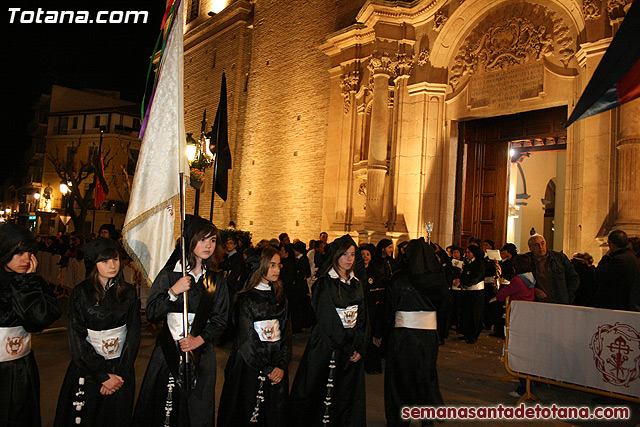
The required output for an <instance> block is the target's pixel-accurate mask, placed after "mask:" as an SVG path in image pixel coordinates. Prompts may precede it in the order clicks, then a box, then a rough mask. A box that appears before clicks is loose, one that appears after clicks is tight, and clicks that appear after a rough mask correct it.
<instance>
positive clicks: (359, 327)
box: [289, 243, 367, 427]
mask: <svg viewBox="0 0 640 427" xmlns="http://www.w3.org/2000/svg"><path fill="white" fill-rule="evenodd" d="M332 245H333V243H332ZM354 246H355V245H354ZM311 304H312V306H313V309H314V311H315V316H316V319H317V323H316V325H315V326H314V327H313V330H312V331H311V337H310V338H309V342H308V343H307V347H306V349H305V351H304V354H303V355H302V359H301V360H300V365H299V367H298V371H297V372H296V377H295V379H294V381H293V387H292V389H291V397H290V401H289V406H290V418H289V425H290V426H295V427H298V426H323V425H324V424H323V422H322V419H323V416H324V414H325V408H326V406H325V398H326V396H327V382H328V378H329V361H330V360H331V357H332V354H335V362H336V363H335V371H334V380H333V387H332V397H331V405H329V406H328V408H329V417H330V421H331V423H330V424H329V425H334V426H349V427H358V426H365V425H366V395H365V378H364V361H363V359H362V358H360V360H359V361H358V362H355V363H354V362H351V361H349V358H350V357H351V356H352V355H353V352H354V351H357V352H358V353H360V355H361V356H364V351H365V349H366V345H367V311H366V301H365V298H364V293H363V290H362V285H361V284H360V282H359V281H358V279H356V278H355V277H352V278H351V280H350V282H349V283H345V282H343V281H342V280H341V279H339V278H335V279H334V278H331V277H330V276H329V275H325V276H322V277H320V278H319V279H318V280H317V281H316V283H315V284H314V285H313V289H312V294H311ZM353 305H357V306H358V317H357V320H356V325H355V326H354V327H353V328H345V327H344V326H343V324H342V321H341V320H340V317H339V315H338V313H337V312H336V307H338V308H346V307H349V306H353Z"/></svg>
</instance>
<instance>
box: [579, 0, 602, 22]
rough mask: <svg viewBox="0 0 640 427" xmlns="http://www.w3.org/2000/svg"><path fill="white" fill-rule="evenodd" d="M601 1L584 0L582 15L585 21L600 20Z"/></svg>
mask: <svg viewBox="0 0 640 427" xmlns="http://www.w3.org/2000/svg"><path fill="white" fill-rule="evenodd" d="M599 3H600V1H599V0H583V1H582V13H583V14H584V19H585V21H594V20H596V19H598V18H600V4H599Z"/></svg>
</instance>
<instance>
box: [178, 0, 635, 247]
mask: <svg viewBox="0 0 640 427" xmlns="http://www.w3.org/2000/svg"><path fill="white" fill-rule="evenodd" d="M213 3H214V1H206V0H200V1H196V0H191V1H188V2H187V3H186V8H187V9H186V11H185V15H187V18H186V21H187V22H186V26H185V119H186V120H185V123H186V127H187V131H188V132H194V134H198V133H199V129H200V121H201V120H202V114H203V110H204V109H205V108H206V110H207V116H208V117H210V120H209V122H210V123H209V125H210V124H212V122H213V117H214V114H215V110H216V107H217V104H218V97H219V88H220V79H221V75H222V72H223V71H224V72H225V73H226V76H227V85H228V92H227V93H228V109H229V139H230V146H231V150H232V157H233V168H232V170H231V171H230V173H229V178H230V191H229V194H230V195H229V198H228V200H227V201H226V202H224V203H223V202H222V201H220V200H216V202H215V209H214V222H216V223H218V224H223V223H224V224H226V223H227V222H228V221H229V220H233V221H235V223H236V224H237V226H238V228H241V229H244V230H249V231H251V232H252V233H253V234H254V238H257V239H261V238H270V237H274V236H277V234H279V233H280V232H283V231H285V232H288V233H289V235H290V236H292V237H298V238H300V239H302V240H303V241H308V240H309V239H313V238H316V237H317V235H318V233H319V232H320V231H327V232H329V233H330V235H334V236H337V235H341V234H344V233H351V234H352V235H353V236H357V237H358V238H359V240H360V241H372V242H374V243H375V242H377V241H378V240H379V239H380V238H382V237H384V236H387V237H390V238H392V239H394V240H397V239H400V240H402V239H408V238H416V237H419V236H424V235H425V223H426V222H428V221H432V222H433V223H434V224H435V225H434V231H433V235H432V237H433V240H435V241H438V242H440V243H441V244H443V246H444V245H448V244H451V243H460V242H461V243H465V242H466V239H468V238H469V237H470V236H472V235H473V236H477V237H481V238H491V239H492V240H495V241H496V242H497V243H498V244H500V245H501V244H504V243H506V241H507V240H509V241H513V239H511V237H512V236H514V235H517V237H516V239H518V241H519V243H520V244H519V246H520V249H521V250H525V249H526V239H525V237H522V238H520V235H522V236H525V235H528V228H529V225H528V223H526V224H525V225H522V226H517V227H516V228H515V229H514V226H513V224H514V221H515V222H517V221H519V220H518V215H519V214H518V212H522V211H521V208H523V209H524V206H526V205H529V207H532V206H535V209H536V211H539V212H542V211H543V210H544V216H545V217H548V216H549V215H552V216H553V215H555V216H553V220H552V221H550V222H549V221H547V222H546V223H545V225H544V227H545V230H553V232H554V233H555V237H554V238H553V239H555V249H562V250H564V252H565V253H568V254H571V253H573V252H577V251H588V252H590V253H591V254H593V255H595V257H596V259H597V258H598V257H599V256H600V255H601V254H602V250H603V248H602V244H603V242H604V240H605V239H606V233H607V232H608V231H609V230H611V229H613V228H622V229H624V230H626V231H627V232H628V233H629V234H630V235H638V234H640V215H639V214H638V213H637V210H636V209H634V208H635V205H636V204H637V201H638V200H640V174H638V173H637V170H638V169H640V121H639V120H638V119H637V117H638V116H639V113H640V105H639V104H638V103H639V102H640V101H638V100H636V101H632V102H631V103H629V104H626V105H624V106H622V108H619V109H615V110H612V111H609V112H605V113H602V114H600V115H597V116H594V117H591V118H587V119H585V120H581V121H579V122H577V123H576V124H574V125H572V126H571V127H570V128H568V129H567V130H565V129H564V126H563V124H564V120H566V118H567V117H568V114H570V112H571V110H572V109H573V107H574V105H575V103H576V102H577V100H578V98H579V97H580V95H581V93H582V91H583V89H584V87H585V86H586V84H587V83H588V81H589V78H590V76H591V75H592V74H593V72H594V70H595V68H596V67H597V65H598V63H599V61H600V59H601V57H602V55H603V54H604V52H605V51H606V49H607V47H608V45H609V43H610V42H611V38H612V36H613V34H615V31H616V29H617V28H618V27H619V25H620V23H621V22H622V20H623V19H624V15H625V13H626V11H627V10H628V8H629V6H630V3H631V2H630V0H609V1H606V0H527V1H522V0H505V1H502V0H496V1H487V0H448V1H445V0H435V1H434V0H414V1H412V2H408V1H406V2H405V1H394V2H390V1H379V0H373V1H371V0H369V1H367V2H364V1H360V0H346V1H344V0H337V1H336V0H303V1H282V0H280V1H277V0H257V1H254V2H249V1H245V0H236V1H233V2H229V4H226V6H225V7H224V9H222V10H221V11H219V12H218V13H213V12H211V13H208V11H210V10H212V7H214V4H213ZM541 153H556V154H554V156H555V157H554V159H556V160H554V161H556V162H557V163H558V167H557V171H558V172H557V173H556V174H555V175H556V176H553V180H552V181H553V182H552V181H549V186H547V193H546V194H547V195H546V196H544V197H540V198H539V199H540V200H541V201H542V204H540V201H537V200H535V199H536V197H535V196H534V197H531V198H530V199H529V201H528V202H525V201H524V198H522V199H516V198H515V197H514V196H515V195H514V194H513V193H514V189H515V188H516V181H517V182H518V183H519V184H517V185H521V184H523V183H524V181H525V173H524V172H523V168H522V167H524V166H525V164H527V162H533V160H529V158H531V159H534V158H536V156H538V158H539V159H540V158H541V157H539V156H541V155H542V154H541ZM523 159H524V160H523ZM520 163H522V165H521V166H522V167H520V166H519V164H520ZM516 166H517V169H516ZM516 170H519V171H520V172H519V174H520V175H518V176H520V178H518V177H517V176H516V175H517V173H516V172H514V171H516ZM527 173H528V175H527V176H528V178H527V179H528V180H529V183H530V187H533V184H532V183H533V182H535V179H536V173H535V172H534V173H531V172H527ZM208 174H209V175H210V174H212V172H211V171H208ZM209 175H207V180H208V181H207V182H206V183H205V186H204V188H203V193H202V197H201V206H200V212H201V213H203V212H206V213H207V214H208V212H209V203H210V200H211V199H210V197H211V195H210V191H211V189H210V188H211V187H210V185H207V184H208V183H209V182H210V179H211V177H210V176H209ZM552 175H553V174H552ZM519 179H520V180H521V181H522V182H520V181H518V180H519ZM545 183H546V178H545ZM524 188H525V189H524V192H522V191H520V190H519V191H520V193H519V194H518V196H523V195H524V196H526V197H528V196H529V195H528V194H527V190H526V183H525V187H524ZM549 189H552V190H553V191H552V193H553V198H552V197H551V196H549V195H548V194H551V193H549ZM531 194H533V193H531ZM188 197H189V200H191V203H193V202H192V199H191V197H192V194H191V193H189V194H188ZM550 206H551V207H553V209H551V208H550ZM552 211H554V212H552ZM542 216H543V214H540V218H541V219H540V221H542ZM540 224H542V222H540ZM549 224H551V225H549ZM518 227H524V228H526V230H524V228H523V230H520V229H519V228H518ZM537 227H538V228H536V231H539V232H541V227H542V225H539V226H537ZM531 228H534V227H531ZM514 230H515V231H514ZM549 232H550V231H549ZM514 233H515V234H514ZM518 233H519V234H518ZM523 233H524V234H523ZM545 235H546V234H545ZM547 240H549V238H547Z"/></svg>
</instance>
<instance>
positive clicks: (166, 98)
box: [122, 2, 189, 286]
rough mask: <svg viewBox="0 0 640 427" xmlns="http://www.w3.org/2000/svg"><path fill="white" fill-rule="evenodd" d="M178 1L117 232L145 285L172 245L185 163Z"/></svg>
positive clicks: (181, 23) (181, 51) (185, 168)
mask: <svg viewBox="0 0 640 427" xmlns="http://www.w3.org/2000/svg"><path fill="white" fill-rule="evenodd" d="M182 9H183V5H182V2H180V4H179V5H178V7H177V10H176V12H175V18H174V19H175V22H174V23H173V27H172V29H171V33H170V35H169V38H168V42H167V47H166V49H165V53H164V56H163V57H162V60H161V62H160V66H159V71H158V85H157V88H156V91H155V97H154V98H153V100H152V101H151V109H150V112H149V117H148V124H147V127H146V130H145V132H144V136H143V138H142V145H141V147H140V155H139V158H138V164H137V166H136V173H135V175H134V178H133V187H132V189H131V197H130V198H129V209H128V210H127V217H126V219H125V222H124V226H123V228H122V234H123V236H124V243H125V248H126V249H127V252H128V253H129V255H130V256H131V257H132V258H133V259H134V261H136V263H137V264H138V266H139V267H140V272H141V274H142V277H143V279H144V281H145V282H146V283H147V284H148V285H149V286H150V285H151V282H153V280H154V279H155V277H156V275H157V274H158V272H159V271H160V270H161V269H162V267H163V266H164V263H165V262H166V261H167V259H168V258H169V256H170V255H171V252H172V251H173V248H174V246H175V239H174V236H173V231H174V210H175V211H176V212H179V207H178V206H175V207H174V206H173V204H172V201H173V200H174V199H175V198H176V196H177V195H178V194H179V192H180V178H179V173H180V172H185V171H188V170H189V165H188V163H187V159H186V139H185V138H186V137H185V132H184V102H183V68H184V66H183V25H184V21H183V18H182Z"/></svg>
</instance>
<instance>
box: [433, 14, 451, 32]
mask: <svg viewBox="0 0 640 427" xmlns="http://www.w3.org/2000/svg"><path fill="white" fill-rule="evenodd" d="M448 19H449V17H448V16H447V15H446V14H445V13H444V10H442V9H440V10H438V11H437V12H436V14H435V16H434V17H433V31H435V32H436V33H439V32H440V30H442V27H444V24H446V22H447V20H448Z"/></svg>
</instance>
